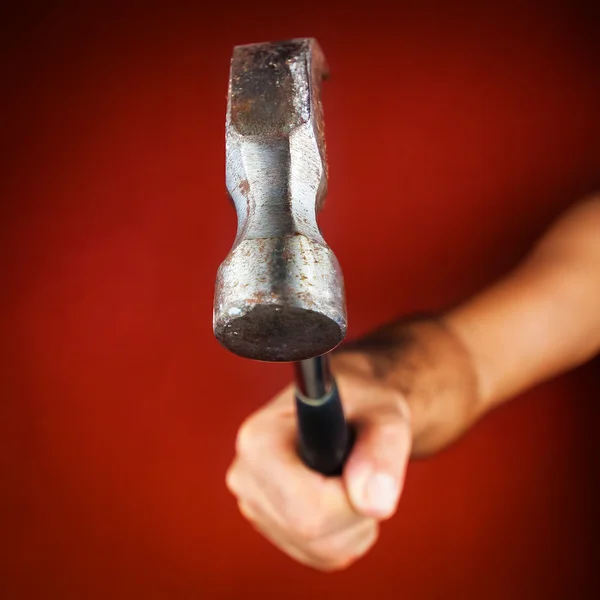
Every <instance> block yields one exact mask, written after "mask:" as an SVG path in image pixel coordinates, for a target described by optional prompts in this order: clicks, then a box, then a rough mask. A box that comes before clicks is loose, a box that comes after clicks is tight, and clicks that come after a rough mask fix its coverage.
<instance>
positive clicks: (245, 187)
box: [238, 179, 250, 196]
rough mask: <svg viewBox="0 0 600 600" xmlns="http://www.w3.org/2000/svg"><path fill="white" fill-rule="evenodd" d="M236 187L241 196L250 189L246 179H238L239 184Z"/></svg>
mask: <svg viewBox="0 0 600 600" xmlns="http://www.w3.org/2000/svg"><path fill="white" fill-rule="evenodd" d="M238 188H239V190H240V193H241V194H242V196H246V195H247V194H248V192H249V191H250V184H249V183H248V180H247V179H244V180H243V181H240V185H239V186H238Z"/></svg>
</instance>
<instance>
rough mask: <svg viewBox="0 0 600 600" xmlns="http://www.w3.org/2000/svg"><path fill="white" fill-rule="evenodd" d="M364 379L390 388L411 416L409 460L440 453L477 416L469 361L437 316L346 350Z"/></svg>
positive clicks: (390, 328) (407, 322)
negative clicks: (402, 397)
mask: <svg viewBox="0 0 600 600" xmlns="http://www.w3.org/2000/svg"><path fill="white" fill-rule="evenodd" d="M339 353H340V354H346V353H352V354H357V355H359V356H360V359H359V356H356V359H359V360H355V361H354V364H355V365H358V368H359V369H360V370H361V371H363V372H364V373H365V374H367V375H369V376H371V377H373V378H374V379H376V380H378V381H380V382H381V383H383V384H385V385H389V386H391V387H394V388H395V389H397V390H398V391H399V392H401V393H402V395H403V396H404V397H405V398H406V401H407V404H408V406H409V408H410V411H411V415H412V419H411V421H412V433H413V449H412V454H413V456H424V455H427V454H430V453H432V452H435V451H437V450H440V449H442V448H443V447H445V446H447V445H448V444H449V443H451V442H453V441H454V440H455V439H457V438H458V437H460V435H461V434H462V433H463V432H464V431H465V430H466V429H468V428H469V427H470V425H471V424H472V423H473V422H474V421H475V420H476V419H477V418H478V417H479V415H480V407H479V405H480V403H479V399H478V393H477V379H476V376H475V370H474V368H473V363H472V360H471V358H470V356H469V354H468V352H467V350H466V349H465V347H464V345H463V344H462V342H461V340H460V338H458V337H457V336H456V335H455V334H454V333H453V331H452V329H451V328H449V327H448V326H447V324H446V322H445V321H444V318H443V317H440V316H437V315H416V316H414V317H409V318H405V319H401V320H399V321H396V322H394V323H391V324H388V325H386V326H384V327H382V328H379V329H377V330H376V331H374V332H372V333H370V334H369V335H367V336H365V337H363V338H361V339H359V340H357V341H354V342H351V343H348V344H345V345H344V346H343V347H342V348H341V349H340V351H339Z"/></svg>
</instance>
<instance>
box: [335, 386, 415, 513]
mask: <svg viewBox="0 0 600 600" xmlns="http://www.w3.org/2000/svg"><path fill="white" fill-rule="evenodd" d="M367 410H368V412H365V414H364V415H355V418H354V420H353V424H354V427H355V428H356V433H357V439H356V442H355V445H354V448H353V449H352V453H351V454H350V457H349V458H348V462H347V463H346V466H345V468H344V474H343V477H344V483H345V485H346V489H347V491H348V495H349V496H350V501H351V503H352V504H353V506H354V509H355V510H356V511H357V512H359V513H361V514H363V515H365V516H368V517H374V518H379V519H384V518H389V517H391V516H392V515H393V514H394V513H395V512H396V507H397V506H398V500H399V499H400V493H401V491H402V486H403V484H404V476H405V472H406V465H407V462H408V458H409V454H410V448H411V442H412V436H411V429H410V410H409V408H408V405H407V404H406V402H405V400H404V398H402V397H400V398H399V397H398V395H397V394H394V395H393V396H392V397H391V398H390V400H389V401H387V402H378V403H377V404H376V405H372V406H370V407H368V408H367Z"/></svg>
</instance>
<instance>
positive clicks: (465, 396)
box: [338, 200, 600, 456]
mask: <svg viewBox="0 0 600 600" xmlns="http://www.w3.org/2000/svg"><path fill="white" fill-rule="evenodd" d="M599 348H600V201H599V200H594V201H588V202H585V203H582V204H580V205H579V206H577V207H575V208H574V209H572V210H571V211H569V212H568V213H567V214H566V215H565V216H564V217H563V218H562V219H560V220H559V221H558V223H557V224H556V225H555V226H554V227H553V228H552V229H551V230H550V231H549V232H548V234H547V235H546V236H544V238H543V239H542V240H541V241H540V243H539V244H537V246H536V247H535V248H534V250H533V251H532V253H531V255H530V256H529V257H528V258H527V259H526V260H525V261H524V262H523V264H522V265H520V266H519V267H518V268H517V269H515V270H514V271H513V272H512V273H510V274H509V275H508V276H506V277H505V278H504V279H502V280H501V281H499V282H498V283H497V284H495V285H493V286H491V287H490V288H488V289H487V290H484V291H483V292H482V293H481V294H479V295H477V296H476V297H475V298H473V299H472V300H470V301H468V302H465V303H464V304H463V305H461V306H460V307H458V308H457V309H455V310H452V311H450V312H449V313H447V314H444V315H438V316H429V317H420V318H416V319H404V320H401V321H398V322H396V323H392V324H389V325H386V326H384V327H382V328H380V329H378V330H377V331H375V332H373V333H371V334H370V335H368V336H366V337H365V338H363V339H362V340H359V341H357V342H354V343H351V344H349V345H347V346H346V351H347V352H348V353H350V354H354V357H355V360H358V363H361V361H362V363H361V364H362V365H363V368H365V369H366V370H368V372H369V375H371V376H374V377H375V378H376V379H378V380H380V381H382V382H384V383H385V384H387V385H391V386H393V387H395V388H397V389H398V390H399V391H400V392H402V394H403V395H404V397H405V398H406V401H407V403H408V405H409V407H410V409H411V413H412V428H413V455H415V456H420V455H425V454H429V453H432V452H436V451H438V450H439V449H441V448H443V447H444V446H446V445H448V444H449V443H451V442H452V441H454V440H455V439H456V438H457V437H459V436H460V435H461V434H462V433H463V432H464V431H465V430H467V429H468V428H469V427H470V426H471V425H472V424H473V423H474V422H475V421H476V420H477V419H478V418H479V417H480V416H482V415H483V414H485V413H486V412H488V411H489V410H491V409H492V408H493V407H494V406H496V405H498V404H499V403H500V402H502V401H504V400H506V399H508V398H510V397H512V396H514V395H516V394H518V393H520V392H522V391H524V390H525V389H527V388H529V387H531V386H533V385H535V384H537V383H539V382H541V381H544V380H546V379H549V378H551V377H553V376H555V375H558V374H559V373H562V372H563V371H566V370H568V369H570V368H573V367H575V366H577V365H578V364H581V363H582V362H584V361H586V360H588V359H590V358H591V357H592V356H594V354H596V353H597V352H598V349H599ZM345 354H346V353H345V352H342V353H341V360H342V361H343V360H344V359H343V357H344V355H345ZM358 363H355V364H358ZM338 364H339V363H338Z"/></svg>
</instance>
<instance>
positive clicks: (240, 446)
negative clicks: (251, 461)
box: [235, 417, 257, 456]
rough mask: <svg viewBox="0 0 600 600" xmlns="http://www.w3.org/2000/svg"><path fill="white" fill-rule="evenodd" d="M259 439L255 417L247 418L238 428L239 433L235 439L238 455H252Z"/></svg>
mask: <svg viewBox="0 0 600 600" xmlns="http://www.w3.org/2000/svg"><path fill="white" fill-rule="evenodd" d="M256 440H257V433H256V426H255V418H254V417H249V418H248V419H246V420H245V421H244V422H243V423H242V424H241V426H240V428H239V429H238V433H237V436H236V439H235V451H236V454H238V456H248V455H251V454H252V452H253V450H254V448H255V446H256V443H257V442H256Z"/></svg>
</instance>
